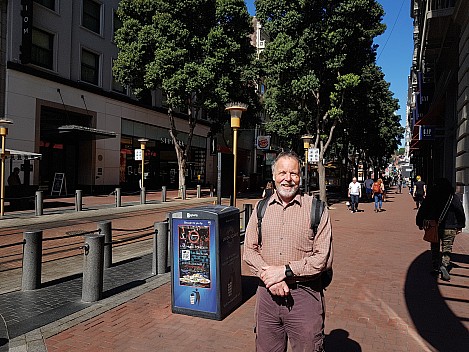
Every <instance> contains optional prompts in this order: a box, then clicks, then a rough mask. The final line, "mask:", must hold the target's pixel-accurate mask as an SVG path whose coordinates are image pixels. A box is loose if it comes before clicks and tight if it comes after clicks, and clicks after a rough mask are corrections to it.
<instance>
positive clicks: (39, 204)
mask: <svg viewBox="0 0 469 352" xmlns="http://www.w3.org/2000/svg"><path fill="white" fill-rule="evenodd" d="M34 211H35V214H36V216H40V215H42V214H43V212H44V203H43V199H42V191H36V197H35V208H34Z"/></svg>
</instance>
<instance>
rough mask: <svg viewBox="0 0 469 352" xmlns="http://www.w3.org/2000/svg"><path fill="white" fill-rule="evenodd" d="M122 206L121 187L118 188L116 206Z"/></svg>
mask: <svg viewBox="0 0 469 352" xmlns="http://www.w3.org/2000/svg"><path fill="white" fill-rule="evenodd" d="M121 206H122V198H121V189H120V188H116V207H117V208H119V207H121Z"/></svg>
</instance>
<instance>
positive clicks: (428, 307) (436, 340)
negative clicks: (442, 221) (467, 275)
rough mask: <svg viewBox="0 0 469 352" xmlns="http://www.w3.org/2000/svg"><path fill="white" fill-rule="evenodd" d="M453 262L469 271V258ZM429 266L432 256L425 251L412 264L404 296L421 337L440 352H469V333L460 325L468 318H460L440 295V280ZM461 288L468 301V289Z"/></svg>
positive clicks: (458, 256) (454, 258) (459, 257)
mask: <svg viewBox="0 0 469 352" xmlns="http://www.w3.org/2000/svg"><path fill="white" fill-rule="evenodd" d="M451 259H452V262H454V263H455V264H456V265H454V267H459V268H461V267H463V268H467V269H469V266H468V265H467V264H469V255H462V254H452V256H451ZM430 263H431V254H430V251H426V252H424V253H422V254H421V255H419V256H418V257H417V258H416V259H415V260H414V261H413V262H412V264H411V265H410V267H409V270H408V272H407V277H406V282H405V287H404V295H405V300H406V305H407V309H408V311H409V314H410V316H411V318H412V321H413V323H414V325H415V327H416V329H417V331H418V333H419V334H420V336H421V337H422V338H424V339H425V340H426V341H427V342H428V343H429V344H430V345H432V346H433V347H434V348H435V349H436V350H437V351H440V352H458V351H460V352H463V351H468V346H469V332H468V330H467V329H466V327H465V326H464V325H463V324H462V323H461V320H463V321H466V320H467V319H468V317H458V316H456V315H455V314H454V312H453V311H452V310H451V309H450V308H449V306H448V304H447V303H446V302H445V298H444V297H442V296H441V294H440V290H439V288H438V285H439V281H438V279H437V278H435V277H432V276H431V275H430V270H429V268H431V264H430ZM461 264H462V265H461ZM448 284H449V285H451V284H450V283H448ZM453 286H454V285H453ZM459 287H461V286H459ZM462 288H465V289H466V290H467V291H468V294H467V295H466V297H468V296H469V287H462ZM448 299H449V298H448Z"/></svg>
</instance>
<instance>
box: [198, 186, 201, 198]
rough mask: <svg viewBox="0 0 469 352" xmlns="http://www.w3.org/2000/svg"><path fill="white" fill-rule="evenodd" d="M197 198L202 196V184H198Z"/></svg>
mask: <svg viewBox="0 0 469 352" xmlns="http://www.w3.org/2000/svg"><path fill="white" fill-rule="evenodd" d="M197 198H202V186H201V185H197Z"/></svg>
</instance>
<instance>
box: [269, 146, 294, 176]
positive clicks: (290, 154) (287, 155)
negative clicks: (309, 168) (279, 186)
mask: <svg viewBox="0 0 469 352" xmlns="http://www.w3.org/2000/svg"><path fill="white" fill-rule="evenodd" d="M281 158H292V159H295V160H296V161H297V162H298V166H299V167H300V175H301V159H300V157H299V156H298V154H296V153H295V152H292V151H288V152H281V153H280V154H279V155H277V157H276V158H275V160H274V162H273V163H272V176H273V177H274V179H275V166H276V165H277V161H278V160H279V159H281Z"/></svg>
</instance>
